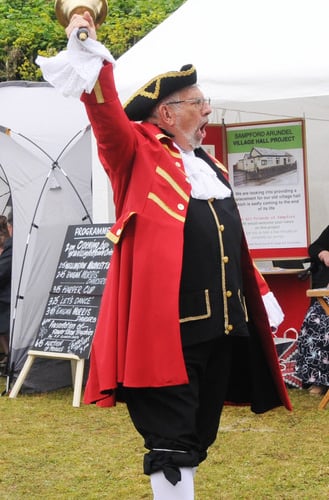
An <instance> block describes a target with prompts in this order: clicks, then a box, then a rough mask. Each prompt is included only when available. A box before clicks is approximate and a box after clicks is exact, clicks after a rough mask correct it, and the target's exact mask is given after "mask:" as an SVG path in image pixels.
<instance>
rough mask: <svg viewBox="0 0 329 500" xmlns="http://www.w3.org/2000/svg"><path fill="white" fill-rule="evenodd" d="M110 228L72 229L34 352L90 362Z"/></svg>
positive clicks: (108, 256) (109, 249)
mask: <svg viewBox="0 0 329 500" xmlns="http://www.w3.org/2000/svg"><path fill="white" fill-rule="evenodd" d="M108 229H109V225H105V224H88V225H81V226H69V227H68V230H67V233H66V237H65V240H64V244H63V248H62V252H61V256H60V259H59V263H58V266H57V270H56V274H55V278H54V281H53V285H52V289H51V292H50V294H49V299H48V302H47V305H46V309H45V312H44V316H43V319H42V321H41V325H40V329H39V332H38V334H37V337H36V340H35V343H34V347H33V349H34V350H39V351H43V352H50V353H57V354H59V355H60V354H63V353H65V354H67V353H70V354H75V355H77V356H78V357H79V358H83V359H87V358H88V357H89V354H90V348H91V342H92V338H93V334H94V331H95V326H96V321H97V316H98V311H99V306H100V301H101V296H102V293H103V289H104V284H105V280H106V275H107V270H108V268H109V265H110V259H111V256H112V253H113V246H112V243H111V241H110V240H108V239H107V238H106V237H105V235H106V233H107V231H108Z"/></svg>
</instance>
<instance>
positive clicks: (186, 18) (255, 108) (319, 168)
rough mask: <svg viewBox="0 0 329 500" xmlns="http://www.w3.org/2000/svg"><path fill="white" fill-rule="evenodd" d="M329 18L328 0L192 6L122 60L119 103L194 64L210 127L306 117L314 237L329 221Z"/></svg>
mask: <svg viewBox="0 0 329 500" xmlns="http://www.w3.org/2000/svg"><path fill="white" fill-rule="evenodd" d="M109 15H111V13H109ZM328 19H329V2H328V1H327V0H314V2H311V3H310V2H308V1H307V0H276V1H275V2H270V1H269V0H250V1H249V2H246V1H245V0H230V1H227V0H203V1H202V2H201V1H200V0H187V1H186V2H185V3H184V4H183V5H182V6H181V7H180V8H179V9H178V10H177V11H176V12H174V13H173V14H172V15H171V16H170V17H169V18H167V19H166V20H165V21H164V22H163V23H161V24H160V25H159V26H158V27H156V28H155V29H154V30H153V31H152V32H151V33H149V34H148V35H147V36H145V37H144V38H143V39H142V40H141V41H140V42H138V43H137V44H136V45H134V46H133V47H132V48H131V49H130V50H129V51H127V52H126V53H125V54H124V55H123V56H122V57H120V58H119V59H118V61H117V64H116V69H115V78H116V82H117V87H118V89H119V94H120V97H121V99H122V101H123V102H124V101H125V100H126V99H127V98H128V97H129V96H130V95H131V94H133V93H134V92H135V91H136V90H137V89H138V88H139V87H140V86H141V85H143V84H144V83H146V82H147V81H148V80H149V79H151V78H152V77H153V76H155V75H156V74H158V73H163V72H166V71H168V70H176V69H179V68H180V67H181V66H182V65H183V64H187V63H193V64H194V65H195V66H196V68H197V71H198V81H199V83H200V85H201V87H202V90H203V91H204V93H205V95H207V96H209V97H211V99H212V105H213V108H214V111H213V114H212V116H211V121H212V122H213V123H222V120H224V122H225V123H226V124H230V123H237V122H241V123H245V122H253V121H267V120H277V119H285V118H292V117H293V118H304V119H305V129H306V150H307V168H308V188H309V200H310V230H311V237H312V238H314V237H316V236H317V235H318V234H319V233H320V232H321V231H322V229H323V227H324V226H325V225H327V224H328V221H329V196H328V192H329V168H328V160H327V157H328V149H329V146H328V144H329V143H328V138H329V62H328V55H327V53H328V47H329V30H328Z"/></svg>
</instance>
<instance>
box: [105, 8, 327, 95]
mask: <svg viewBox="0 0 329 500" xmlns="http://www.w3.org/2000/svg"><path fill="white" fill-rule="evenodd" d="M328 18H329V2H328V1H327V0H315V2H313V3H310V2H308V1H307V0H300V1H299V2H294V1H291V0H290V1H289V0H288V1H287V0H276V2H270V1H268V0H250V1H249V2H246V1H245V0H230V1H227V0H225V1H224V0H203V1H202V2H200V1H199V0H187V1H186V2H185V3H184V4H183V5H182V6H181V7H180V8H179V9H178V10H176V11H175V12H174V13H173V14H172V15H171V16H169V17H168V18H167V19H166V20H165V21H164V22H162V23H161V24H160V25H159V26H157V27H156V28H155V29H154V30H153V31H151V32H150V33H149V34H148V35H146V36H145V37H144V38H143V39H142V40H141V41H140V42H138V43H137V44H136V45H134V46H133V47H132V48H131V49H130V50H128V51H127V52H126V53H125V54H124V55H123V56H122V57H120V58H119V59H118V61H117V65H116V70H115V77H116V82H117V87H118V89H119V94H120V97H121V99H122V101H125V100H126V99H127V98H128V97H129V96H130V95H131V94H133V93H134V92H135V91H136V90H137V89H138V88H139V87H140V86H141V85H142V84H144V83H146V82H147V81H148V80H149V79H151V78H152V77H153V76H155V75H156V74H158V73H162V72H165V71H168V70H172V69H174V70H176V69H179V68H180V67H181V66H182V65H183V64H187V63H192V64H194V65H195V66H196V68H197V71H198V81H199V84H200V85H201V87H202V90H203V91H204V93H205V94H206V95H209V97H211V98H212V100H213V103H214V104H215V105H216V104H217V105H220V104H221V103H223V102H224V103H225V102H227V101H259V100H269V99H286V98H293V97H301V96H318V95H327V94H328V92H329V65H328V63H327V48H328V46H329V43H328V42H329V30H328ZM146 61H147V64H146Z"/></svg>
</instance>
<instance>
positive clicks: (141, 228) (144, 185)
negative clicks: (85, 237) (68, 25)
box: [81, 64, 291, 409]
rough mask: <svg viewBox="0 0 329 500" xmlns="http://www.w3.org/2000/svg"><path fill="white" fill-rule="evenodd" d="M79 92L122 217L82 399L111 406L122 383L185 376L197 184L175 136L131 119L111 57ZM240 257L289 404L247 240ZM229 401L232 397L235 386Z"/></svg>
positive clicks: (183, 379) (159, 382) (157, 382)
mask: <svg viewBox="0 0 329 500" xmlns="http://www.w3.org/2000/svg"><path fill="white" fill-rule="evenodd" d="M81 99H82V101H83V102H84V103H85V106H86V110H87V113H88V116H89V119H90V122H91V125H92V128H93V130H94V134H95V137H96V140H97V144H98V152H99V157H100V160H101V162H102V164H103V166H104V168H105V171H106V172H107V174H108V176H109V178H110V181H111V185H112V189H113V197H114V203H115V207H116V217H117V220H116V223H115V224H114V226H113V227H112V228H111V230H110V232H109V234H108V237H109V238H110V239H111V240H112V241H113V242H114V243H115V245H114V247H115V248H114V252H113V256H112V259H111V263H110V269H109V274H108V278H107V282H106V285H105V289H104V294H103V298H102V303H101V308H100V312H99V318H98V322H97V327H96V332H95V336H94V340H93V345H92V352H91V360H90V372H89V377H88V381H87V386H86V390H85V395H84V401H85V402H86V403H92V402H97V403H98V404H99V405H102V406H111V405H113V404H114V403H115V389H116V388H117V386H118V384H123V385H124V386H127V387H161V386H166V385H176V384H184V383H187V382H188V377H187V373H186V369H185V364H184V359H183V354H182V346H181V338H180V324H179V300H178V299H179V287H180V276H181V267H182V255H183V230H184V221H185V216H186V211H187V207H188V202H189V197H190V190H191V187H190V184H189V182H188V178H187V176H186V174H185V170H184V166H183V162H182V159H181V156H180V153H179V151H178V150H177V149H176V148H175V147H174V145H173V143H172V141H171V139H170V138H169V137H167V136H166V135H164V134H163V133H162V132H161V131H160V130H159V129H158V127H156V126H155V125H153V124H150V123H142V124H140V123H135V122H130V121H129V120H128V118H127V116H126V114H125V112H124V110H123V108H122V106H121V104H120V101H119V99H118V96H117V92H116V89H115V85H114V81H113V71H112V65H111V64H107V65H105V66H104V67H103V69H102V71H101V73H100V76H99V80H98V82H97V84H96V86H95V88H94V91H93V92H92V93H91V94H90V95H89V94H86V93H85V94H83V96H82V98H81ZM218 165H219V166H220V164H219V163H218ZM241 255H242V263H241V265H242V269H243V281H244V286H245V293H246V303H247V307H248V313H249V316H250V317H251V318H252V320H253V322H254V324H255V328H256V330H257V333H258V335H259V337H260V338H261V345H262V351H263V354H265V356H266V359H267V363H268V364H269V365H270V368H271V372H272V377H273V379H274V381H275V384H276V391H277V393H278V394H279V396H280V399H281V401H282V403H283V404H284V405H285V406H286V407H287V408H289V409H290V408H291V407H290V402H289V398H288V396H287V392H286V388H285V385H284V382H283V380H282V376H281V371H280V367H279V364H278V360H277V355H276V350H275V346H274V343H273V340H272V334H271V331H270V327H269V324H268V320H267V314H266V312H265V309H264V306H263V301H262V298H261V295H260V292H259V286H258V285H257V278H256V274H257V273H256V271H255V267H254V265H253V263H252V260H251V258H250V255H249V251H248V249H247V244H246V241H245V239H244V240H243V247H242V251H241ZM236 369H237V370H239V366H237V368H236ZM241 369H242V370H243V367H241ZM236 373H237V372H236ZM245 376H246V375H245V373H242V374H241V377H244V378H245ZM248 397H249V394H248V395H246V398H243V395H241V393H239V397H238V398H237V399H238V401H237V402H248ZM230 399H231V400H232V401H233V402H235V397H234V394H232V398H230ZM244 399H245V401H244Z"/></svg>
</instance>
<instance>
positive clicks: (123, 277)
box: [67, 12, 291, 500]
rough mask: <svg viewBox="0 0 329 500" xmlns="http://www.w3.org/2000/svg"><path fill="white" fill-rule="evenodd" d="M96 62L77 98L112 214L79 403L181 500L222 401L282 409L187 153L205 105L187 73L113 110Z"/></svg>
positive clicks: (83, 23) (212, 205)
mask: <svg viewBox="0 0 329 500" xmlns="http://www.w3.org/2000/svg"><path fill="white" fill-rule="evenodd" d="M80 27H85V28H87V29H88V31H89V35H90V38H91V39H92V40H91V41H93V40H95V39H96V32H95V27H94V24H93V21H92V18H91V16H90V15H89V14H88V13H87V12H86V13H85V14H84V15H83V16H79V15H74V16H73V17H72V19H71V22H70V25H69V26H68V28H67V34H68V36H70V41H71V39H72V36H74V30H75V29H76V28H80ZM70 41H69V43H70ZM95 43H97V42H95ZM108 60H109V59H108ZM108 60H107V62H104V64H103V63H102V67H101V69H100V72H99V75H98V79H97V81H96V84H95V85H94V87H93V89H92V90H90V91H88V92H84V93H83V94H82V96H81V99H82V101H83V102H84V104H85V106H86V110H87V113H88V116H89V119H90V122H91V125H92V128H93V131H94V134H95V137H96V140H97V145H98V152H99V157H100V160H101V162H102V164H103V166H104V169H105V171H106V172H107V174H108V176H109V178H110V181H111V184H112V188H113V195H114V203H115V206H116V222H115V224H114V225H113V227H112V228H111V230H110V232H109V234H108V237H109V238H110V239H111V240H112V241H113V242H114V243H115V249H114V253H113V256H112V260H111V265H110V269H109V274H108V279H107V283H106V287H105V290H104V295H103V299H102V305H101V309H100V313H99V318H98V323H97V328H96V332H95V337H94V341H93V346H92V353H91V365H90V373H89V378H88V382H87V386H86V390H85V395H84V400H85V402H86V403H97V404H99V405H102V406H110V405H113V404H114V403H115V400H122V401H125V402H126V403H127V406H128V409H129V412H130V415H131V418H132V421H133V423H134V425H135V427H136V429H137V430H138V432H139V433H140V434H141V435H142V436H143V438H144V443H145V447H146V448H147V449H148V450H149V451H148V453H147V454H146V455H145V459H144V472H145V473H146V474H148V475H150V477H151V485H152V489H153V493H154V498H155V499H156V500H162V499H163V500H164V499H165V500H173V499H180V500H184V499H188V500H191V499H193V498H194V473H195V470H196V468H197V466H198V465H199V463H200V462H202V461H203V460H204V459H205V458H206V456H207V450H208V447H209V446H210V445H211V444H212V443H213V442H214V440H215V438H216V434H217V430H218V426H219V420H220V415H221V411H222V408H223V405H224V403H230V404H239V405H241V404H248V405H250V407H251V409H252V411H254V412H256V413H261V412H265V411H267V410H269V409H271V408H274V407H276V406H279V405H282V404H283V405H285V406H286V407H287V408H288V409H291V407H290V402H289V398H288V395H287V392H286V388H285V385H284V382H283V380H282V376H281V372H280V367H279V364H278V360H277V356H276V350H275V346H274V343H273V339H272V334H271V329H270V325H269V321H268V318H267V314H266V310H265V308H264V304H263V300H262V297H261V294H260V291H259V285H258V278H257V271H256V269H255V267H254V265H253V263H252V260H251V258H250V255H249V251H248V248H247V244H246V240H245V236H244V233H243V229H242V225H241V220H240V216H239V212H238V209H237V206H236V203H235V200H234V197H233V193H232V190H231V187H230V185H229V183H228V181H227V175H226V169H225V168H224V167H223V165H221V164H220V163H219V162H218V161H216V160H215V159H214V158H212V157H210V156H209V155H208V154H207V153H206V152H205V151H204V150H203V149H202V148H201V143H202V141H203V139H204V137H205V134H206V132H205V128H206V125H207V123H208V116H209V114H210V113H211V107H210V101H209V99H207V98H205V97H204V95H203V93H202V91H201V90H200V88H199V87H198V86H197V84H196V80H197V75H196V69H195V68H194V67H193V65H191V64H189V65H185V66H183V67H182V68H181V70H180V71H171V72H168V73H165V74H163V75H159V76H157V77H155V78H154V79H153V80H151V81H150V82H148V83H147V84H146V85H145V86H144V87H142V88H141V89H139V90H138V91H137V92H136V93H135V94H134V95H133V96H132V98H131V99H130V100H129V101H128V102H127V103H126V105H125V106H124V107H122V105H121V103H120V101H119V98H118V95H117V91H116V88H115V84H114V79H113V64H112V63H111V62H108Z"/></svg>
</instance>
